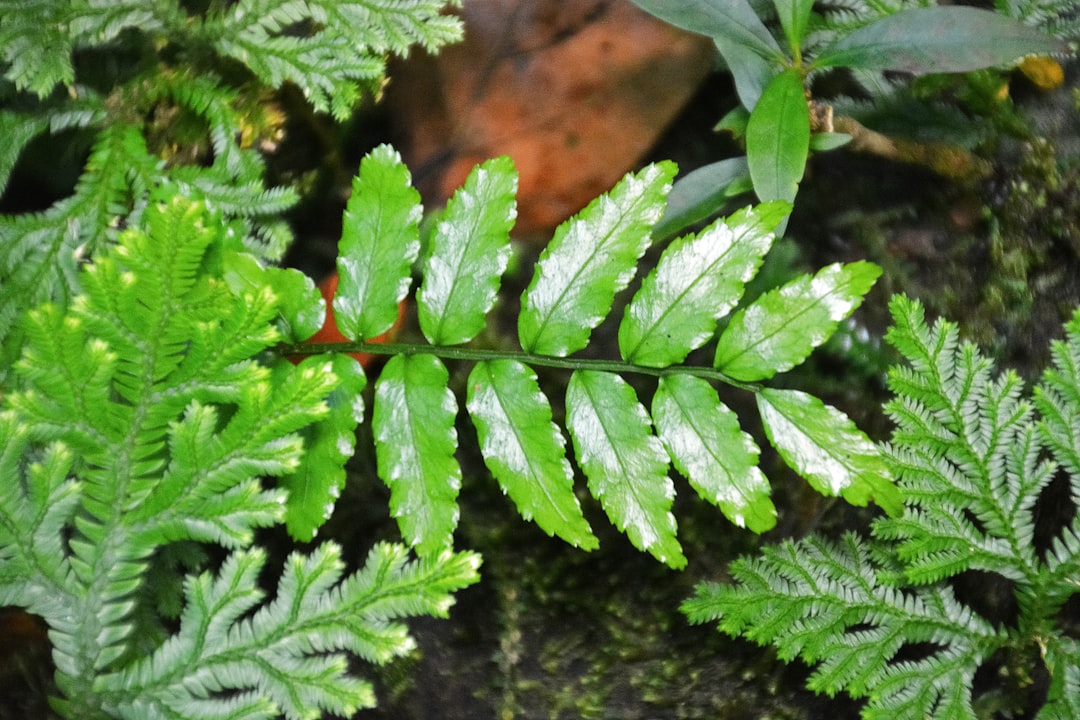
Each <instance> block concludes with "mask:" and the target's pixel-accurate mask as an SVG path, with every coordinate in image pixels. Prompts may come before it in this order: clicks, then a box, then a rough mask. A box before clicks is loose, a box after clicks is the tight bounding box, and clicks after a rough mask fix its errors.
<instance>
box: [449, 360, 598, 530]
mask: <svg viewBox="0 0 1080 720" xmlns="http://www.w3.org/2000/svg"><path fill="white" fill-rule="evenodd" d="M467 405H468V409H469V415H470V416H471V417H472V421H473V424H474V425H475V426H476V433H477V436H478V437H479V440H480V451H481V452H482V453H483V455H484V462H485V463H486V464H487V467H488V469H489V470H490V471H491V474H492V475H494V476H495V479H496V480H498V481H499V484H500V485H501V486H502V488H503V491H504V492H505V493H506V494H507V495H509V496H510V499H511V500H513V501H514V504H515V505H517V508H518V511H519V512H520V513H521V515H522V517H524V518H525V519H526V520H530V519H533V520H535V521H536V524H537V525H539V526H540V527H541V528H543V529H544V531H545V532H547V533H548V534H549V535H558V536H559V537H561V538H562V539H563V540H565V541H566V542H568V543H570V544H571V545H575V546H580V547H582V548H584V549H586V550H592V549H594V548H596V547H597V546H598V544H599V543H598V541H597V539H596V537H595V536H594V535H593V534H592V530H590V529H589V523H588V522H586V521H585V518H584V516H583V515H582V514H581V506H580V504H579V503H578V499H577V496H575V495H574V471H573V468H571V467H570V462H569V461H568V460H567V459H566V442H565V440H564V439H563V436H562V433H560V432H559V429H558V427H556V426H555V424H554V423H553V422H552V421H551V406H550V405H549V404H548V400H547V398H546V397H545V396H544V394H543V393H542V392H541V391H540V386H539V385H538V384H537V381H536V374H535V373H534V372H533V371H532V370H530V369H529V368H528V367H526V366H525V365H522V364H521V363H519V362H516V361H513V360H493V361H490V362H480V363H477V365H476V367H475V368H473V371H472V373H471V374H470V375H469V393H468V401H467Z"/></svg>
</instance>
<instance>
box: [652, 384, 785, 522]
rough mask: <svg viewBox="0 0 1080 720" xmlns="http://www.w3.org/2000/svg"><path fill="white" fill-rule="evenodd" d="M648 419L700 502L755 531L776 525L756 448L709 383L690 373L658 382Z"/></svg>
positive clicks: (767, 485) (774, 509) (774, 510)
mask: <svg viewBox="0 0 1080 720" xmlns="http://www.w3.org/2000/svg"><path fill="white" fill-rule="evenodd" d="M652 416H653V422H654V423H656V431H657V434H658V435H659V436H660V441H661V442H663V444H664V447H665V448H666V449H667V451H668V455H670V456H671V460H672V462H674V463H675V467H676V468H678V469H679V472H681V473H682V474H683V475H684V476H686V478H687V480H689V481H690V484H691V485H693V486H694V489H696V490H697V491H698V494H699V495H701V497H702V498H703V499H704V500H706V501H708V502H710V503H712V504H714V505H716V506H718V507H719V508H720V509H721V510H722V511H723V513H724V515H725V516H726V517H727V518H728V519H729V520H731V522H733V523H735V524H736V525H738V526H739V527H748V528H750V529H751V530H753V531H754V532H756V533H761V532H765V531H766V530H770V529H772V527H773V526H774V525H776V508H775V507H774V506H773V504H772V501H771V500H770V499H769V483H768V481H767V480H766V479H765V475H764V474H763V473H762V472H761V470H760V469H758V466H757V459H758V453H759V450H758V447H757V445H756V444H754V441H753V439H752V438H751V437H750V436H749V435H747V434H746V433H745V432H743V431H742V428H740V427H739V419H738V417H736V415H735V413H733V412H732V411H731V410H730V409H728V408H727V406H725V405H723V404H722V403H721V402H720V400H719V398H718V397H717V396H716V391H715V390H713V388H712V387H711V386H710V385H709V383H707V382H706V381H704V380H702V379H701V378H695V377H691V376H689V375H668V376H665V377H663V378H661V379H660V385H659V387H658V388H657V389H656V394H655V395H654V396H653V405H652Z"/></svg>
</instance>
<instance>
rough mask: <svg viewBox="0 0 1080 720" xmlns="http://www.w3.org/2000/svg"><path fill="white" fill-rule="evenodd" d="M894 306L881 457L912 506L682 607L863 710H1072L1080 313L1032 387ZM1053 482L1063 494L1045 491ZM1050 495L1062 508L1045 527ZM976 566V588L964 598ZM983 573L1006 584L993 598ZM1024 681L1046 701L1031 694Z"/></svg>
mask: <svg viewBox="0 0 1080 720" xmlns="http://www.w3.org/2000/svg"><path fill="white" fill-rule="evenodd" d="M891 309H892V313H893V319H894V325H893V327H892V329H891V330H890V331H889V333H888V335H887V339H888V340H889V341H890V342H891V343H892V345H893V346H895V348H896V349H897V350H898V351H899V352H900V354H901V355H902V356H903V358H904V359H905V360H906V361H907V364H906V365H900V366H896V367H894V368H893V369H892V370H891V371H890V372H889V385H890V389H891V391H892V393H893V395H894V398H893V399H892V400H891V401H890V402H889V403H888V404H887V405H886V410H887V412H888V414H889V416H890V417H891V418H892V419H893V421H894V422H895V424H896V429H895V431H894V433H893V436H892V439H891V441H890V442H889V443H887V444H885V445H884V452H885V459H886V464H887V466H888V468H889V470H890V471H891V472H892V473H893V474H894V475H895V476H896V478H897V482H898V485H899V487H900V489H901V491H902V492H903V494H904V505H905V511H904V513H903V514H902V515H900V516H896V517H888V518H879V519H877V520H875V521H874V523H873V525H872V530H871V533H870V536H869V537H864V536H860V535H858V534H855V533H853V532H851V533H846V534H845V535H844V536H843V537H842V538H840V539H839V540H832V539H828V538H825V537H822V536H819V535H815V536H811V537H808V538H805V539H802V540H798V541H788V542H785V543H783V544H781V545H779V546H774V547H770V548H766V549H765V550H764V551H763V552H762V553H761V554H760V555H758V556H756V557H744V558H741V559H739V560H737V561H736V562H735V563H733V564H732V565H731V566H730V573H731V576H732V577H733V578H734V580H735V584H733V585H729V584H718V583H704V584H701V585H699V586H698V588H697V592H696V595H695V596H694V597H693V598H691V599H689V600H687V601H686V602H685V604H684V605H683V611H684V612H685V613H686V615H687V616H688V617H689V618H690V620H691V621H693V622H712V621H718V623H719V628H720V629H721V630H722V631H724V632H726V633H728V634H730V635H733V636H738V635H742V636H745V637H746V638H748V639H750V640H753V641H754V642H757V643H760V644H762V645H766V644H768V645H773V646H775V647H776V649H777V651H778V652H779V654H780V657H781V658H783V659H785V660H792V659H794V658H796V657H799V658H802V659H803V660H804V661H806V662H807V663H809V664H811V665H812V666H815V669H814V672H813V673H812V674H811V676H810V679H809V681H808V686H809V687H810V688H811V689H812V690H815V691H817V692H823V693H828V694H829V695H833V694H835V693H837V692H839V691H841V690H843V691H846V692H847V693H849V694H850V695H851V696H853V697H855V698H865V699H866V704H865V707H864V709H863V712H862V716H863V717H864V718H867V719H868V720H869V719H871V718H881V719H882V720H884V719H885V718H888V719H889V720H903V719H908V718H910V719H911V720H921V719H922V718H931V717H932V718H935V720H962V719H963V720H967V719H974V718H987V717H1016V716H1018V715H1026V714H1027V712H1025V710H1026V711H1028V712H1032V713H1033V712H1034V711H1035V710H1036V709H1037V711H1038V712H1037V714H1036V715H1034V716H1035V717H1037V718H1039V719H1040V720H1051V719H1052V720H1066V719H1069V718H1080V641H1078V639H1077V636H1076V633H1075V626H1073V627H1072V629H1071V630H1070V629H1069V627H1068V622H1069V621H1068V620H1067V617H1068V616H1067V615H1065V616H1064V617H1063V610H1064V608H1065V606H1066V604H1067V603H1069V602H1072V603H1073V604H1075V601H1076V598H1077V596H1078V593H1080V512H1077V509H1078V506H1080V310H1078V311H1077V312H1076V313H1075V314H1074V315H1073V318H1072V319H1071V321H1070V322H1068V323H1067V324H1066V326H1065V339H1064V340H1061V341H1057V342H1056V343H1055V344H1054V346H1053V349H1052V354H1053V360H1052V364H1051V367H1050V368H1049V369H1047V370H1046V371H1045V372H1044V374H1043V376H1042V380H1041V382H1039V383H1038V384H1037V385H1036V386H1035V388H1034V390H1033V392H1031V393H1030V394H1027V393H1025V392H1024V387H1023V381H1022V380H1021V379H1020V378H1019V376H1018V375H1017V374H1016V373H1014V372H1011V371H1007V372H1003V373H1000V374H995V369H994V367H993V364H992V363H991V362H990V361H989V360H987V359H986V358H985V357H983V356H982V355H981V354H980V353H979V351H978V350H977V349H976V348H975V347H974V346H973V345H972V344H970V343H961V342H960V341H959V340H958V330H957V327H956V326H955V325H953V324H951V323H948V322H945V321H938V322H936V323H935V324H934V325H933V326H932V327H928V326H927V325H926V323H925V320H924V316H923V309H922V307H921V306H920V305H919V304H918V303H916V302H914V301H911V300H909V299H907V298H906V297H904V296H896V297H894V299H893V301H892V305H891ZM1055 478H1058V480H1057V482H1058V483H1062V482H1065V483H1067V494H1068V497H1069V499H1068V500H1064V501H1063V500H1062V499H1060V498H1061V493H1057V494H1056V495H1054V497H1058V498H1059V499H1058V500H1045V499H1044V497H1043V496H1044V494H1046V493H1049V492H1051V489H1050V488H1049V487H1048V486H1050V485H1051V483H1053V482H1055ZM1047 502H1049V503H1051V504H1052V503H1061V502H1064V505H1063V509H1064V513H1058V515H1059V516H1060V515H1062V514H1064V515H1067V517H1066V518H1065V519H1064V520H1062V521H1061V523H1060V525H1059V526H1056V527H1055V526H1054V523H1053V522H1051V523H1050V531H1049V532H1042V533H1041V534H1040V532H1039V531H1038V526H1039V525H1040V524H1042V525H1043V526H1044V527H1045V526H1046V524H1047V522H1048V520H1047V519H1046V514H1047V510H1049V506H1048V505H1047V504H1046V503H1047ZM1040 507H1042V508H1043V509H1042V510H1040ZM1054 514H1055V513H1053V512H1050V513H1049V515H1050V516H1053V515H1054ZM1040 538H1047V539H1040ZM972 573H976V574H977V575H976V576H977V577H978V578H979V580H978V586H979V590H977V591H976V592H975V593H972V592H970V591H969V592H968V593H967V595H966V596H965V595H962V594H961V592H960V591H961V590H962V589H963V583H962V581H963V578H964V576H965V575H968V576H970V575H971V574H972ZM990 578H997V583H996V586H997V587H1003V588H1005V589H1004V590H1001V591H998V592H988V591H987V588H988V587H995V583H994V582H991V580H990ZM987 595H990V596H991V597H993V596H995V595H996V596H998V601H997V602H988V601H987V600H986V596H987ZM1002 595H1003V596H1005V597H1006V599H1004V600H1002V599H1000V596H1002ZM965 598H966V599H965ZM1009 607H1013V608H1014V610H1013V611H1012V612H1010V611H1008V608H1009ZM984 666H985V667H986V668H989V671H988V673H983V674H982V675H983V679H984V684H983V687H981V688H979V687H978V685H979V683H978V681H977V678H976V675H977V673H978V672H979V670H980V668H984ZM988 677H989V678H990V687H989V688H987V687H985V680H986V679H987V678H988ZM1034 683H1038V684H1039V685H1040V686H1041V687H1043V688H1044V692H1045V695H1044V696H1043V697H1041V698H1039V700H1038V701H1039V702H1040V703H1041V707H1038V708H1032V707H1031V706H1025V697H1026V687H1027V686H1030V685H1032V684H1034ZM976 690H978V692H976ZM995 713H1001V714H995ZM1005 713H1008V714H1005Z"/></svg>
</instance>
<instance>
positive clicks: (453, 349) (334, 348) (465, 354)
mask: <svg viewBox="0 0 1080 720" xmlns="http://www.w3.org/2000/svg"><path fill="white" fill-rule="evenodd" d="M277 352H278V353H280V354H282V355H285V356H291V355H317V354H319V353H324V352H333V353H368V354H371V355H421V354H423V355H435V356H437V357H439V358H442V359H444V360H464V361H474V362H479V361H481V360H517V361H519V362H522V363H524V364H526V365H534V366H540V367H550V368H558V369H562V370H596V371H599V372H610V373H619V374H627V373H633V374H637V375H652V376H654V377H664V376H667V375H692V376H694V377H699V378H702V379H704V380H713V381H716V382H721V383H724V384H725V385H730V386H731V387H736V388H739V389H741V390H746V391H747V392H752V393H756V392H758V391H759V390H760V389H761V385H759V384H758V383H747V382H740V381H738V380H735V379H733V378H730V377H728V376H727V375H725V374H724V373H722V372H720V371H719V370H717V369H716V368H711V367H705V366H703V365H669V366H667V367H649V366H646V365H635V364H633V363H628V362H623V361H622V360H602V359H593V358H575V357H556V356H554V355H538V354H535V353H527V352H519V351H514V350H488V349H484V348H469V347H461V346H449V345H427V344H412V343H382V342H378V343H375V342H364V341H362V340H358V341H354V342H345V343H292V344H287V343H283V344H281V345H279V346H278V348H277Z"/></svg>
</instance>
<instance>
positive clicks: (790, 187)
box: [746, 68, 810, 202]
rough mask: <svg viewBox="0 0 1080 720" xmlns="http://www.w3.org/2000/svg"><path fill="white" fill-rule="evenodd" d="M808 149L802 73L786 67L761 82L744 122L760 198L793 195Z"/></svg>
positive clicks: (790, 198) (749, 160) (748, 158)
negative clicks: (757, 94)
mask: <svg viewBox="0 0 1080 720" xmlns="http://www.w3.org/2000/svg"><path fill="white" fill-rule="evenodd" d="M809 150H810V108H809V106H808V105H807V104H806V96H805V94H804V90H803V81H802V76H801V75H800V74H799V71H798V70H796V69H794V68H789V69H787V70H785V71H783V72H782V73H780V74H779V75H777V76H776V77H774V78H773V79H772V80H770V81H769V84H768V85H766V86H765V91H764V92H763V93H762V94H761V99H759V100H758V102H757V105H755V106H754V109H753V110H752V111H751V112H750V120H749V121H748V122H747V124H746V162H747V164H748V165H749V168H750V178H751V179H752V180H753V181H754V191H755V192H756V193H757V196H758V197H759V198H760V199H761V201H762V202H767V201H769V200H787V201H788V202H791V201H793V200H794V199H795V195H796V193H798V190H799V181H800V180H802V176H803V172H804V171H805V170H806V156H807V153H808V152H809Z"/></svg>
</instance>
